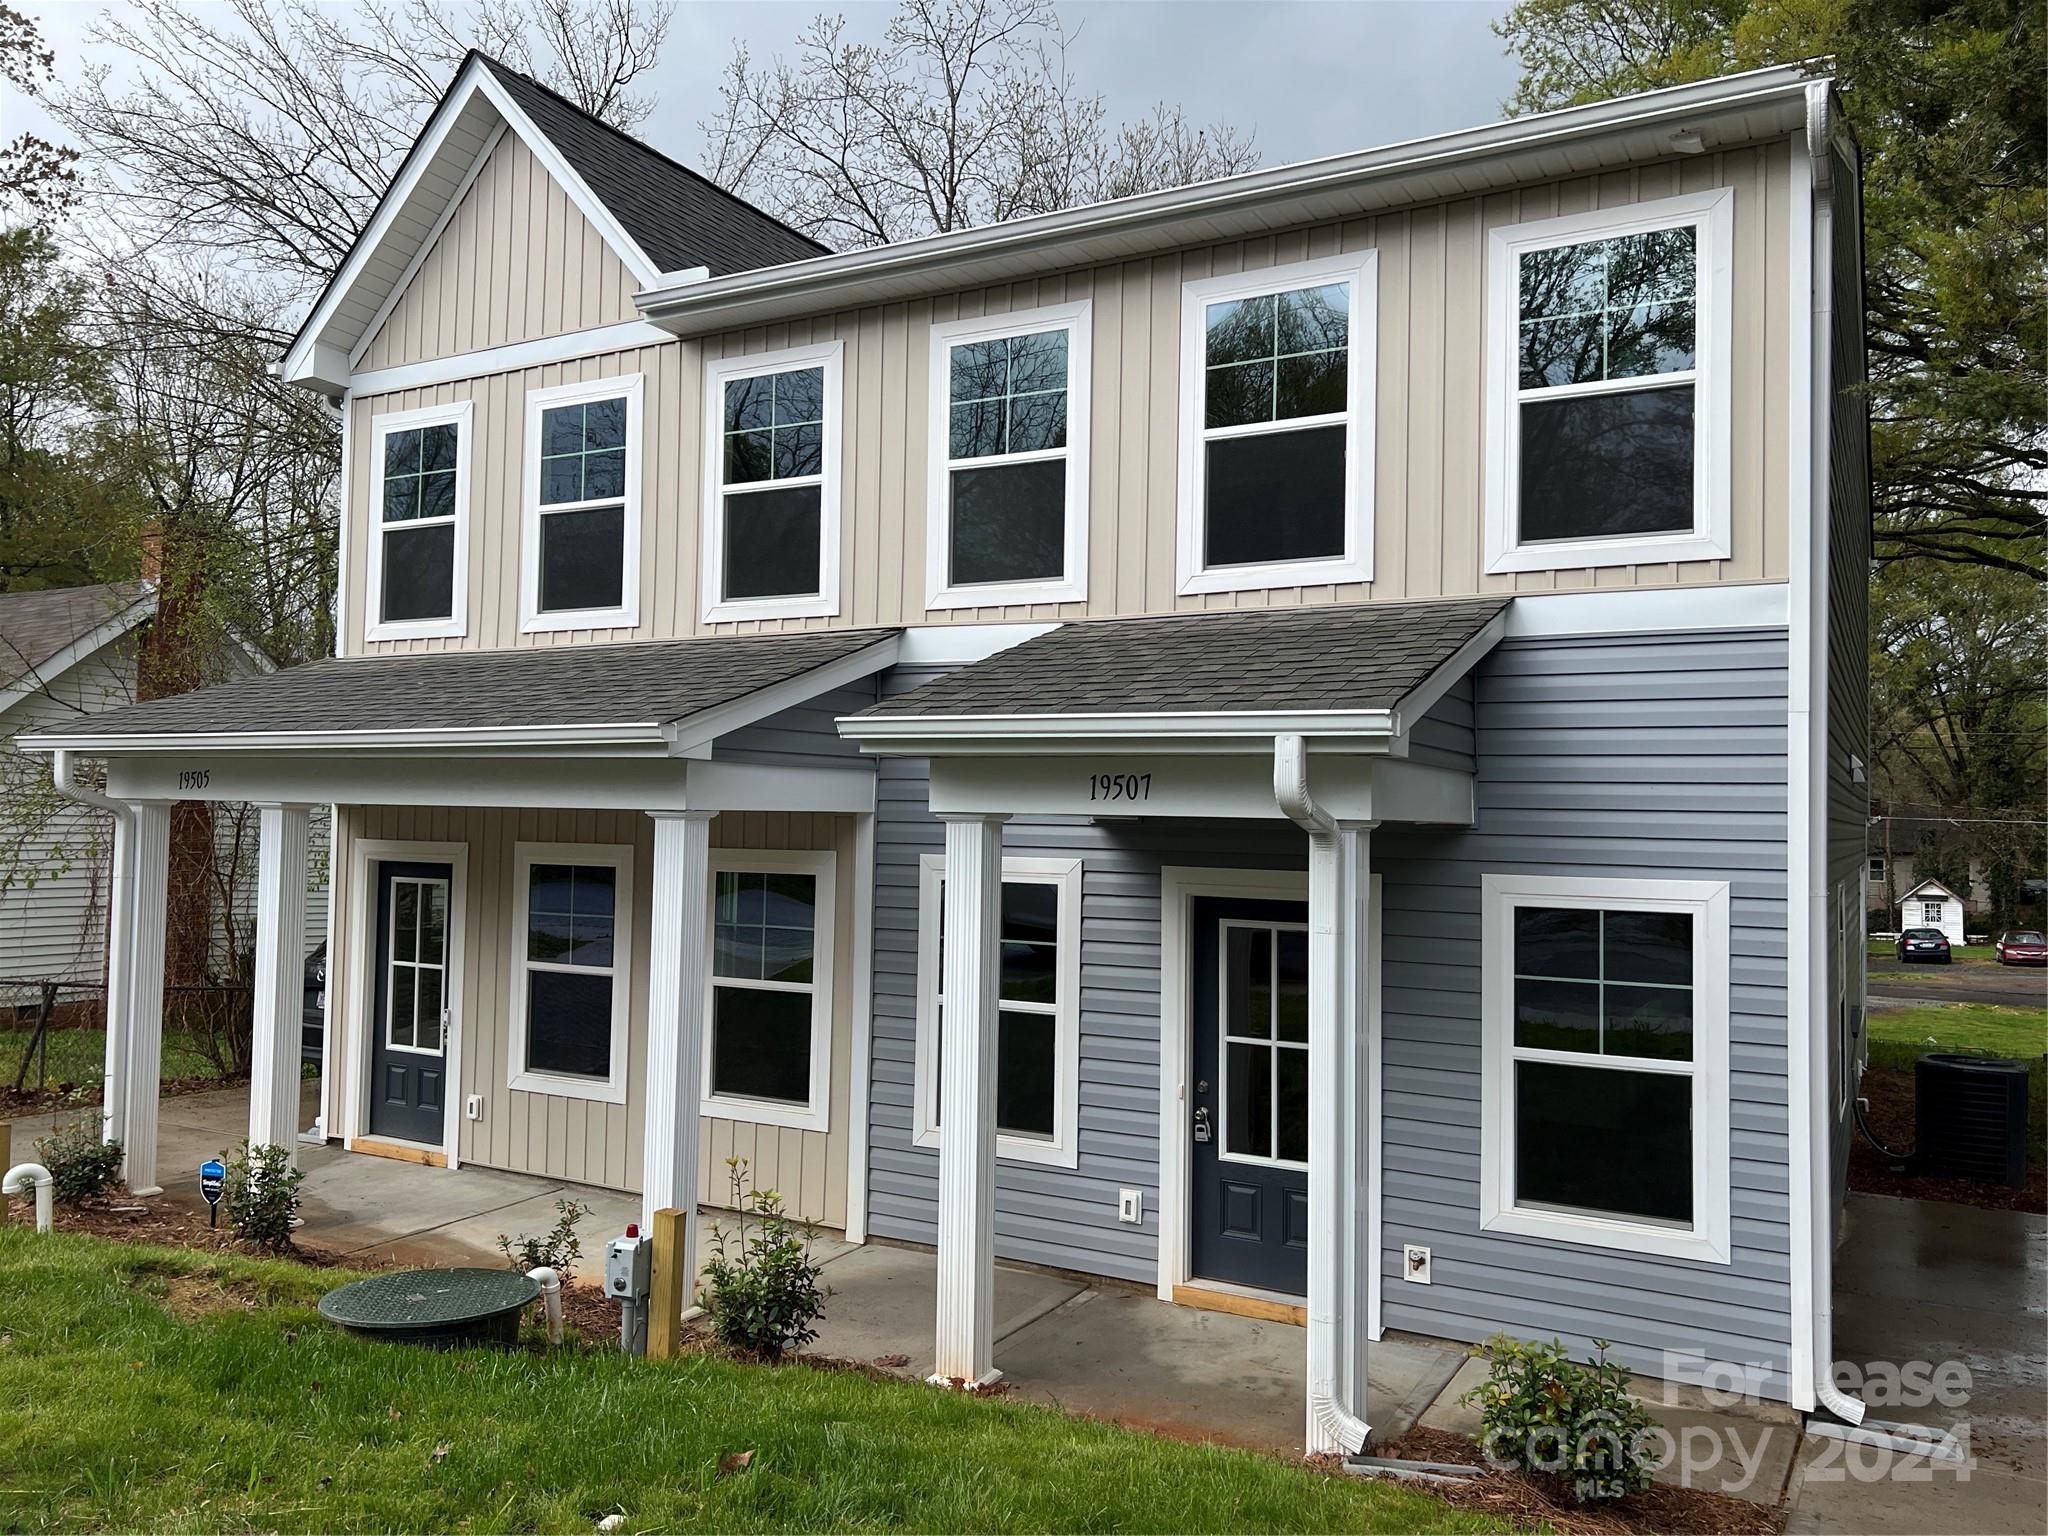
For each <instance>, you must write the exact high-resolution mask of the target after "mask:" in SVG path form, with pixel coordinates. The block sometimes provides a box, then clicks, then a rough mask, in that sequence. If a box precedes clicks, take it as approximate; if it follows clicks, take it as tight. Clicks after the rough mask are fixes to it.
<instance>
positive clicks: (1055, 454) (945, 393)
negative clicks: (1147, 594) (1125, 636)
mask: <svg viewBox="0 0 2048 1536" xmlns="http://www.w3.org/2000/svg"><path fill="white" fill-rule="evenodd" d="M1093 315H1094V304H1093V301H1092V300H1089V299H1082V300H1080V301H1079V302H1078V303H1073V304H1048V305H1045V306H1044V307H1042V308H1039V309H1023V310H1015V311H1012V312H1011V313H1009V314H1004V315H979V316H975V317H974V318H972V319H967V320H947V321H942V322H940V323H939V324H937V325H934V326H933V327H932V329H931V382H930V386H929V389H930V398H931V421H930V423H929V425H928V427H927V430H926V434H925V436H926V442H927V455H926V472H925V486H926V498H925V533H924V567H925V604H924V605H925V607H926V608H927V609H933V610H938V609H951V608H985V607H992V606H998V605H1005V604H1011V603H1078V602H1084V601H1086V599H1087V597H1088V462H1089V461H1088V418H1089V405H1088V401H1089V387H1088V385H1089V378H1090V368H1091V363H1090V357H1091V355H1092V353H1091V350H1090V346H1091V333H1092V325H1093ZM1052 331H1064V332H1065V333H1066V336H1067V446H1066V447H1064V448H1048V449H1043V450H1040V451H1038V452H1035V453H1016V454H999V455H995V456H992V457H987V458H975V459H961V460H958V461H955V460H954V458H953V457H952V453H951V451H950V447H949V441H950V438H951V436H952V414H951V406H952V398H953V388H952V380H953V372H952V349H953V348H954V347H956V346H959V345H960V344H961V343H963V342H970V341H995V340H1000V339H1004V338H1007V337H1011V336H1030V335H1044V334H1047V333H1049V332H1052ZM1054 458H1063V459H1065V460H1066V465H1067V523H1066V558H1065V562H1064V564H1065V574H1064V575H1062V576H1061V577H1059V578H1058V579H1057V580H1048V581H997V582H982V583H978V584H972V583H963V584H960V585H955V584H954V583H953V582H952V581H951V579H950V572H949V570H948V559H947V557H948V555H949V553H950V552H951V549H952V542H953V540H952V532H953V517H952V512H953V508H952V495H951V491H952V481H953V475H952V472H953V470H954V468H955V467H956V464H957V465H964V466H969V467H990V466H998V465H1003V464H1029V463H1033V462H1035V461H1039V460H1044V459H1054Z"/></svg>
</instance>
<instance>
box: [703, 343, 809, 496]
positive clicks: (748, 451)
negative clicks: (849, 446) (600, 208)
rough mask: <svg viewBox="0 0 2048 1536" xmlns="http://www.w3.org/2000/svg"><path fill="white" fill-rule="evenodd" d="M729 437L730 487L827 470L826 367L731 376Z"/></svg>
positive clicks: (727, 387)
mask: <svg viewBox="0 0 2048 1536" xmlns="http://www.w3.org/2000/svg"><path fill="white" fill-rule="evenodd" d="M724 438H725V448H724V452H725V459H724V479H723V483H724V484H725V485H727V486H735V485H754V484H761V483H764V482H767V481H773V480H803V479H809V478H813V477H816V476H818V475H821V474H823V473H824V471H825V370H824V369H823V368H799V369H797V370H795V371H793V372H789V373H766V374H756V375H753V376H751V377H748V378H743V379H728V380H726V383H725V427H724Z"/></svg>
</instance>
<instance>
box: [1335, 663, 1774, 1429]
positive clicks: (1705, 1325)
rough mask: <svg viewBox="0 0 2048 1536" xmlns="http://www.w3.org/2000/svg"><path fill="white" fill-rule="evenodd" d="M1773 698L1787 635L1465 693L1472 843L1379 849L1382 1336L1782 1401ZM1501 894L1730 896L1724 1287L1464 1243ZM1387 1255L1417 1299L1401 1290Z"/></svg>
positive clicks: (1568, 1254)
mask: <svg viewBox="0 0 2048 1536" xmlns="http://www.w3.org/2000/svg"><path fill="white" fill-rule="evenodd" d="M1786 680H1787V674H1786V642H1785V636H1784V634H1783V632H1782V631H1759V632H1744V633H1717V634H1712V635H1702V636H1684V637H1679V636H1673V637H1650V638H1645V637H1630V638H1626V639H1589V640H1544V641H1540V642H1536V641H1529V642H1510V643H1508V644H1506V645H1503V646H1502V647H1501V648H1500V649H1499V650H1498V651H1496V652H1495V653H1494V654H1493V655H1492V656H1491V657H1489V658H1488V659H1487V660H1486V661H1485V662H1483V663H1482V664H1481V666H1480V668H1479V669H1478V673H1477V697H1476V705H1477V724H1478V729H1477V742H1478V760H1479V776H1478V785H1477V798H1478V808H1479V815H1478V821H1477V824H1476V825H1475V826H1474V827H1472V828H1471V829H1469V830H1466V829H1453V830H1441V829H1420V828H1402V827H1382V828H1380V829H1379V830H1378V831H1377V832H1375V833H1374V834H1373V867H1374V869H1375V870H1376V871H1377V872H1378V873H1379V874H1380V876H1381V879H1382V884H1383V898H1384V903H1385V906H1384V913H1385V916H1384V925H1385V942H1384V955H1383V967H1384V969H1383V973H1382V990H1383V997H1382V1018H1383V1026H1382V1027H1383V1034H1384V1049H1383V1069H1382V1078H1381V1083H1382V1092H1383V1098H1382V1117H1383V1132H1382V1135H1383V1145H1382V1160H1383V1177H1382V1187H1381V1196H1382V1200H1383V1205H1382V1239H1383V1246H1382V1251H1381V1255H1380V1262H1381V1274H1382V1290H1383V1303H1384V1308H1383V1312H1384V1320H1385V1322H1386V1325H1387V1326H1388V1327H1391V1328H1402V1329H1410V1330H1413V1331H1415V1332H1419V1333H1426V1334H1433V1335H1438V1336H1441V1337H1446V1338H1452V1339H1463V1340H1477V1339H1480V1338H1483V1337H1484V1336H1485V1335H1486V1334H1488V1333H1490V1332H1492V1331H1493V1330H1495V1329H1502V1328H1504V1329H1506V1330H1508V1331H1510V1332H1513V1333H1519V1334H1523V1335H1530V1336H1541V1337H1549V1336H1552V1335H1556V1336H1559V1337H1562V1338H1563V1339H1564V1340H1565V1341H1566V1343H1567V1344H1569V1345H1571V1346H1573V1348H1574V1349H1575V1350H1576V1351H1579V1352H1583V1351H1585V1350H1587V1349H1588V1348H1590V1346H1591V1341H1592V1340H1594V1339H1596V1338H1604V1339H1608V1340H1611V1341H1612V1342H1613V1343H1614V1345H1615V1346H1616V1353H1617V1354H1618V1355H1619V1356H1620V1358H1622V1359H1624V1360H1625V1361H1627V1362H1628V1363H1629V1364H1630V1365H1631V1366H1633V1367H1635V1368H1637V1369H1639V1370H1643V1371H1646V1372H1648V1373H1651V1374H1662V1373H1663V1361H1662V1358H1661V1353H1662V1352H1663V1351H1665V1350H1679V1351H1683V1350H1695V1351H1701V1352H1703V1353H1705V1354H1707V1355H1708V1356H1710V1357H1712V1358H1715V1359H1720V1360H1730V1361H1739V1362H1744V1363H1752V1362H1753V1363H1760V1364H1761V1365H1763V1366H1764V1367H1765V1368H1766V1370H1767V1371H1768V1372H1769V1373H1771V1383H1772V1385H1771V1388H1770V1390H1773V1391H1774V1392H1776V1393H1777V1394H1778V1395H1783V1393H1784V1391H1785V1385H1786V1383H1785V1377H1784V1372H1785V1370H1786V1363H1787V1346H1788V1342H1789V1293H1788V1283H1789V1275H1790V1258H1789V1245H1788V1239H1789V1231H1788V1227H1787V1210H1786V1191H1787V1178H1788V1174H1787V1153H1786V1134H1785V1131H1786V1118H1785V1117H1786V1080H1785V1071H1786V1050H1785V1019H1786V987H1785V919H1786V884H1785V879H1786V857H1785V836H1786V814H1785V813H1786V785H1785V766H1786V703H1787V698H1786ZM1500 873H1515V874H1540V873H1557V874H1566V873H1569V874H1577V875H1592V876H1605V877H1612V878H1622V879H1628V878H1636V879H1643V878H1683V879H1725V880H1727V881H1728V882H1729V884H1730V895H1731V902H1730V921H1731V936H1730V949H1731V970H1732V975H1731V977H1730V983H1731V985H1730V1003H1731V1012H1732V1017H1731V1020H1730V1049H1729V1068H1730V1071H1729V1078H1730V1090H1731V1104H1730V1155H1731V1181H1732V1185H1733V1190H1732V1195H1731V1236H1732V1243H1733V1262H1732V1263H1730V1264H1726V1265H1717V1264H1702V1263H1697V1262H1691V1261H1685V1260H1677V1259H1666V1258H1658V1257H1651V1256H1647V1255H1641V1254H1633V1253H1626V1252H1620V1251H1617V1250H1613V1249H1607V1248H1597V1247H1591V1246H1582V1245H1578V1244H1571V1243H1560V1242H1553V1241H1548V1240H1544V1239H1538V1238H1527V1237H1517V1236H1508V1235H1503V1234H1498V1233H1491V1232H1483V1231H1481V1230H1480V1227H1479V1162H1480V1153H1479V1141H1480V1120H1481V1062H1480V921H1481V914H1480V878H1481V876H1482V875H1485V874H1500ZM1592 1150H1593V1149H1589V1152H1591V1151H1592ZM1405 1243H1421V1244H1425V1245H1427V1246H1428V1247H1429V1248H1430V1250H1431V1269H1432V1277H1433V1282H1434V1283H1433V1284H1431V1285H1429V1286H1422V1285H1417V1284H1413V1283H1410V1282H1408V1281H1407V1280H1405V1279H1404V1278H1403V1277H1402V1264H1401V1248H1402V1245H1403V1244H1405Z"/></svg>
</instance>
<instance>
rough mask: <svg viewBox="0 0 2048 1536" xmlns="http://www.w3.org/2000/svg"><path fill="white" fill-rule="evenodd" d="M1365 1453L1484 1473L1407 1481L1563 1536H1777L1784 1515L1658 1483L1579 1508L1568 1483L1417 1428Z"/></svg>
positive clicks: (1466, 1441) (1465, 1441) (1461, 1504)
mask: <svg viewBox="0 0 2048 1536" xmlns="http://www.w3.org/2000/svg"><path fill="white" fill-rule="evenodd" d="M1373 1454H1374V1455H1377V1456H1388V1457H1394V1458H1397V1459H1399V1460H1402V1461H1441V1462H1453V1463H1459V1464H1463V1465H1466V1466H1477V1467H1480V1468H1482V1469H1484V1470H1482V1471H1481V1473H1480V1475H1479V1476H1478V1477H1475V1478H1471V1479H1469V1480H1466V1479H1461V1480H1458V1481H1454V1482H1444V1483H1420V1482H1417V1483H1412V1484H1411V1485H1410V1486H1413V1487H1417V1488H1422V1489H1425V1490H1426V1491H1427V1492H1430V1493H1433V1494H1435V1495H1436V1496H1437V1497H1438V1498H1440V1499H1442V1500H1443V1501H1444V1502H1445V1503H1447V1504H1452V1505H1456V1506H1457V1507H1458V1508H1460V1509H1476V1510H1483V1511H1485V1512H1486V1513H1487V1514H1490V1515H1493V1516H1496V1517H1497V1518H1499V1519H1502V1520H1507V1521H1512V1522H1513V1523H1515V1524H1517V1525H1539V1524H1547V1525H1549V1526H1550V1527H1551V1528H1552V1529H1553V1530H1556V1531H1558V1532H1561V1533H1563V1536H1637V1533H1648V1532H1660V1533H1661V1532H1699V1533H1702V1536H1777V1533H1778V1532H1779V1531H1780V1530H1781V1529H1783V1527H1784V1523H1785V1512H1784V1510H1783V1509H1782V1508H1781V1507H1779V1506H1777V1505H1771V1504H1754V1503H1751V1502H1750V1501H1749V1500H1748V1499H1738V1498H1735V1497H1733V1496H1732V1495H1729V1494H1725V1493H1709V1492H1707V1491H1706V1490H1704V1489H1699V1488H1672V1487H1667V1486H1665V1485H1664V1484H1662V1483H1657V1484H1655V1485H1653V1486H1652V1487H1651V1489H1650V1491H1649V1492H1648V1493H1639V1494H1633V1495H1631V1496H1630V1497H1628V1498H1626V1499H1616V1500H1614V1501H1612V1502H1608V1503H1600V1504H1581V1503H1579V1502H1578V1501H1577V1500H1575V1499H1574V1498H1573V1497H1572V1491H1571V1485H1570V1484H1569V1483H1567V1482H1566V1481H1565V1480H1564V1479H1563V1478H1561V1477H1556V1476H1553V1475H1552V1474H1550V1473H1545V1472H1514V1471H1507V1472H1496V1471H1494V1470H1492V1469H1491V1468H1488V1467H1487V1466H1486V1462H1485V1460H1484V1459H1483V1458H1482V1457H1481V1455H1480V1453H1479V1444H1478V1442H1477V1441H1475V1440H1473V1439H1471V1438H1470V1437H1469V1436H1466V1435H1459V1434H1453V1433H1451V1432H1450V1431H1449V1430H1442V1429H1424V1428H1422V1427H1420V1426H1417V1427H1416V1428H1414V1429H1411V1430H1409V1431H1408V1433H1406V1434H1405V1435H1402V1436H1401V1437H1400V1438H1398V1439H1395V1440H1390V1441H1388V1442H1387V1443H1386V1444H1385V1445H1383V1446H1375V1447H1374V1448H1373Z"/></svg>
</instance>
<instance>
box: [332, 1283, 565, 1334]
mask: <svg viewBox="0 0 2048 1536" xmlns="http://www.w3.org/2000/svg"><path fill="white" fill-rule="evenodd" d="M539 1295H540V1286H539V1284H538V1283H537V1282H535V1281H533V1280H529V1279H528V1278H527V1277H526V1276H525V1275H522V1274H520V1273H519V1272H518V1271H517V1270H512V1269H411V1270H407V1271H405V1272H404V1273H402V1274H391V1275H372V1276H370V1278H369V1279H367V1280H357V1281H355V1282H354V1283H353V1284H350V1285H344V1286H341V1287H340V1288H339V1289H337V1290H332V1291H329V1292H328V1293H327V1294H326V1295H325V1296H322V1297H321V1298H320V1315H321V1316H322V1317H324V1318H326V1319H327V1320H328V1321H329V1322H331V1323H339V1324H341V1326H342V1327H344V1328H434V1327H445V1326H446V1325H448V1324H450V1323H467V1322H474V1321H476V1320H477V1319H479V1318H486V1317H496V1316H497V1315H498V1314H499V1313H501V1312H509V1311H511V1310H512V1309H513V1308H514V1307H523V1306H525V1305H526V1304H527V1303H528V1302H531V1301H532V1300H533V1299H534V1298H535V1297H537V1296H539Z"/></svg>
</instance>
